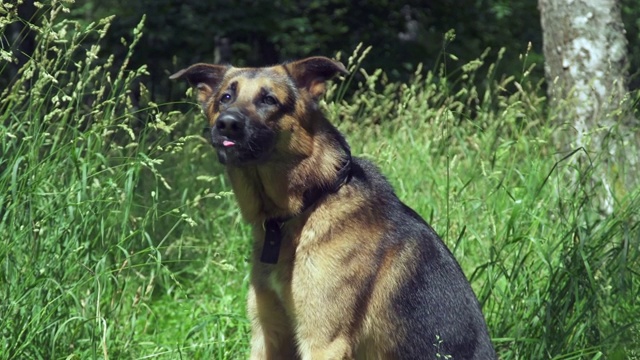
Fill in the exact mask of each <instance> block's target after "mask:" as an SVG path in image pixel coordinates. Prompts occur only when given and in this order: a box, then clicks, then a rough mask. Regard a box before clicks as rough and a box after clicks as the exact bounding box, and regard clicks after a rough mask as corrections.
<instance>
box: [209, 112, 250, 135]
mask: <svg viewBox="0 0 640 360" xmlns="http://www.w3.org/2000/svg"><path fill="white" fill-rule="evenodd" d="M215 126H216V130H217V131H218V133H219V134H220V135H223V136H226V137H230V138H235V137H238V135H240V134H241V133H242V131H243V130H244V120H243V119H242V117H241V115H240V114H234V113H225V114H222V115H220V116H219V117H218V120H216V124H215Z"/></svg>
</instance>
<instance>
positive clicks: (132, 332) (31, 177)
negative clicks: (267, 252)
mask: <svg viewBox="0 0 640 360" xmlns="http://www.w3.org/2000/svg"><path fill="white" fill-rule="evenodd" d="M64 6H67V5H65V3H62V4H57V5H54V6H53V7H52V8H51V10H50V14H49V15H50V16H48V17H46V19H47V20H45V21H44V22H43V24H42V25H41V26H39V27H38V28H37V29H36V31H37V32H38V41H39V42H38V43H39V47H38V51H37V52H36V53H35V54H34V55H33V59H32V61H31V62H29V63H27V64H26V65H25V66H24V67H23V68H22V69H21V73H20V76H19V77H18V78H17V79H16V82H15V83H14V84H13V86H12V87H10V88H8V89H5V90H4V91H3V93H2V95H1V96H0V108H1V110H2V111H0V136H1V137H2V144H1V147H0V149H1V150H0V151H1V153H0V155H1V156H0V245H1V246H0V269H1V270H0V298H2V299H3V300H2V302H0V319H2V321H0V359H108V358H110V359H120V358H131V359H177V358H178V359H180V358H181V359H201V358H207V359H210V358H213V359H237V358H246V355H247V349H248V338H249V334H248V332H249V325H248V322H247V319H246V315H245V305H244V304H245V300H244V299H245V295H246V290H247V286H248V273H249V266H250V264H249V263H248V261H247V258H248V255H249V251H250V246H249V245H250V230H249V228H248V227H247V226H246V225H245V224H243V222H242V219H241V217H240V214H239V211H238V209H237V207H236V205H235V203H234V200H233V196H232V194H231V193H230V187H229V184H228V183H227V181H226V180H225V177H224V175H223V169H222V168H221V167H220V166H219V165H217V164H216V160H215V155H214V154H213V152H212V151H211V149H210V147H209V145H208V144H207V142H206V140H205V139H203V138H202V137H200V136H199V134H200V133H201V128H202V127H203V123H204V120H203V118H202V116H201V115H200V114H199V113H198V111H197V106H196V105H195V104H193V105H192V106H191V107H190V108H192V109H193V110H192V111H191V112H187V113H180V112H177V111H170V110H168V109H170V108H171V106H172V105H175V104H154V103H153V102H152V101H150V100H149V99H147V98H146V97H145V96H144V95H145V94H144V92H143V96H142V100H141V102H140V104H133V103H132V102H131V101H130V97H129V91H130V88H131V84H132V83H133V82H134V80H135V79H136V78H138V77H139V76H140V75H142V74H143V73H144V72H145V71H146V70H145V69H144V68H142V69H137V70H134V71H131V70H126V61H125V63H124V64H120V65H119V66H115V65H114V59H113V58H110V57H107V58H105V55H103V54H102V53H101V52H100V49H99V44H100V39H101V37H102V36H104V34H105V32H106V31H107V30H108V26H109V21H110V20H109V19H105V20H103V21H100V22H97V23H95V24H94V25H92V26H91V27H90V28H89V29H82V28H80V27H79V25H78V24H76V23H74V22H72V21H67V20H64V19H62V17H60V14H61V13H62V12H63V9H64ZM3 16H5V18H2V20H0V28H2V29H3V31H4V28H5V27H6V26H7V25H8V23H9V22H10V21H13V20H15V19H16V18H15V14H11V13H9V14H7V15H3ZM141 28H142V25H140V26H139V27H138V28H136V29H132V37H131V39H130V40H129V41H130V46H129V48H130V51H135V50H134V48H135V45H136V43H137V39H138V38H139V35H140V31H141ZM2 51H3V53H2V55H3V57H6V56H13V54H11V53H10V52H7V51H6V50H2ZM54 53H55V54H56V56H52V54H54ZM365 54H366V50H364V51H363V50H361V49H358V50H357V51H356V53H355V54H354V55H353V56H351V57H350V58H347V59H343V61H344V62H345V63H347V64H349V65H348V67H349V68H350V70H351V71H352V72H354V73H357V72H360V73H361V75H362V76H360V77H354V78H349V79H347V81H344V82H340V81H337V82H335V83H334V84H333V85H332V86H331V88H330V90H329V95H328V97H327V99H328V100H327V101H326V102H324V103H323V106H324V107H325V109H326V111H327V113H328V115H329V116H330V118H331V119H333V120H334V123H336V124H337V125H338V126H339V128H340V129H341V130H342V131H343V132H344V133H345V134H346V136H347V138H348V140H349V141H350V143H351V145H352V148H353V153H354V154H357V155H358V156H362V157H366V158H369V159H373V160H374V161H375V162H376V163H377V164H378V165H379V166H380V167H381V168H382V170H383V172H384V173H385V174H386V175H387V176H388V178H389V179H390V181H391V182H392V184H393V185H394V187H395V189H396V191H397V193H398V195H399V196H400V198H401V199H403V200H404V201H405V202H406V203H407V204H408V205H410V206H411V207H412V208H414V209H415V210H417V211H418V212H419V213H420V214H422V215H423V216H424V217H425V218H426V219H427V220H428V221H429V222H430V223H431V224H432V225H433V226H434V228H435V229H436V230H437V231H438V232H439V233H440V234H441V235H442V237H443V238H444V240H445V242H446V243H447V244H448V245H449V247H450V248H451V249H452V250H453V252H454V254H455V256H456V258H457V259H458V260H459V261H460V263H461V265H462V267H463V269H464V270H465V273H466V274H467V276H468V277H469V279H470V280H471V283H472V285H473V287H474V289H475V290H476V293H477V294H478V297H479V298H480V300H481V302H482V304H483V310H484V313H485V316H486V318H487V321H488V324H489V327H490V330H491V334H492V337H493V339H494V342H495V345H496V347H497V349H498V352H499V355H500V358H501V359H505V360H509V359H600V358H607V359H637V358H639V357H640V342H638V339H639V338H640V324H639V320H638V319H640V305H639V304H638V299H640V296H639V295H640V294H639V292H640V277H639V276H638V271H639V270H640V248H639V247H640V227H639V225H638V224H639V222H638V220H639V219H638V218H639V216H640V215H639V214H640V189H639V188H638V187H637V185H632V184H627V183H624V182H622V181H623V180H621V179H626V178H627V177H626V176H624V174H618V173H616V172H607V176H610V177H611V179H609V180H610V181H611V183H614V184H617V185H616V186H615V194H614V196H615V199H616V204H615V211H614V213H613V214H610V215H607V214H602V213H601V212H600V210H599V203H598V199H599V194H601V193H602V191H603V188H602V184H600V183H599V182H597V181H593V179H594V176H593V175H594V174H596V173H600V171H601V170H602V166H604V165H603V164H600V163H598V162H589V161H587V160H585V159H586V157H585V156H582V155H583V154H584V151H581V150H579V149H576V150H577V151H575V152H573V153H571V152H562V151H559V150H558V146H556V145H555V144H554V143H553V142H552V140H551V139H552V138H553V136H552V135H553V134H554V133H555V132H556V131H557V129H558V125H557V124H555V123H550V122H549V121H548V120H549V116H548V115H547V111H546V110H545V106H546V105H545V100H544V98H543V97H542V96H541V95H540V93H541V92H540V87H539V84H535V83H531V81H530V80H529V79H528V78H527V76H526V74H527V69H523V74H522V76H520V77H518V78H517V79H516V78H512V77H505V76H503V75H501V74H499V72H498V69H499V66H498V65H496V64H485V63H484V60H483V56H481V57H480V58H479V59H478V60H477V61H475V62H472V63H470V64H464V65H462V66H457V67H453V68H452V69H451V70H449V71H445V69H444V68H443V67H441V68H438V69H436V70H435V71H432V72H426V73H423V72H420V71H418V72H416V75H415V76H414V79H413V80H412V81H410V82H408V83H404V84H396V83H389V82H388V81H387V80H386V79H385V76H384V74H383V73H381V72H380V71H371V70H369V69H367V70H368V72H367V71H365V70H364V69H359V68H358V63H359V61H358V59H359V58H360V57H362V56H365ZM523 63H525V64H526V59H524V60H523ZM527 66H529V65H527ZM450 67H451V66H450ZM7 71H8V65H7V63H6V62H5V63H2V65H0V75H2V74H5V73H6V72H7ZM480 71H482V72H483V73H486V74H487V76H486V78H487V80H486V81H485V82H484V84H483V85H482V86H480V85H475V84H479V83H482V82H480V81H479V80H478V79H477V77H478V76H479V75H477V74H478V73H479V72H480ZM421 74H423V75H421ZM347 89H350V92H348V91H346V90H347ZM347 94H349V95H347ZM189 99H190V100H189V101H192V100H191V98H189ZM589 155H590V157H591V158H592V159H597V158H598V156H594V155H597V154H589ZM621 168H622V167H621ZM444 341H446V339H444Z"/></svg>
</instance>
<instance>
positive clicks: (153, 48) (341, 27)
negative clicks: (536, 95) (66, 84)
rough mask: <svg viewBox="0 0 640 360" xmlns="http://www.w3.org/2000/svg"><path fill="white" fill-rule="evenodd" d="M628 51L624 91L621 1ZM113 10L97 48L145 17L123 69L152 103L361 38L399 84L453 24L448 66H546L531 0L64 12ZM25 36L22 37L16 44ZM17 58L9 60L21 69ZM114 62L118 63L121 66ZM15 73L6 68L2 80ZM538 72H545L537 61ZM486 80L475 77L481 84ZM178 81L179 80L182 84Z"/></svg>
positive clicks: (154, 6)
mask: <svg viewBox="0 0 640 360" xmlns="http://www.w3.org/2000/svg"><path fill="white" fill-rule="evenodd" d="M36 5H37V4H36V3H34V1H33V0H27V1H25V2H23V3H22V4H21V5H20V14H21V17H22V18H23V19H32V20H31V21H32V22H38V21H40V16H41V14H46V12H47V9H46V8H38V7H36ZM622 8H623V17H624V22H625V28H626V35H627V39H628V43H629V54H630V75H631V79H630V90H634V89H637V88H638V86H640V82H639V81H638V76H637V75H638V68H639V66H638V65H640V41H638V40H639V36H640V33H639V28H640V1H638V0H624V1H622ZM110 15H115V19H114V21H113V23H112V25H111V29H110V31H109V32H108V34H107V35H106V36H107V38H106V41H104V42H103V44H104V45H103V47H102V48H103V51H105V53H109V54H115V55H116V59H117V60H120V61H122V59H124V58H125V54H126V51H127V41H128V40H129V39H131V38H132V34H131V31H132V29H133V28H135V26H136V25H137V24H138V23H139V22H140V21H141V19H142V17H143V16H146V19H145V25H144V29H143V32H144V35H143V38H142V40H141V43H140V44H139V46H138V47H137V50H136V51H135V53H134V54H133V57H132V59H131V62H130V64H129V66H130V67H131V68H138V67H140V66H142V65H144V64H146V65H147V66H148V75H147V76H146V77H143V78H142V79H141V81H142V82H144V83H145V85H146V87H147V88H148V89H149V91H150V95H151V99H153V100H154V101H167V100H169V99H171V98H174V99H175V96H179V95H180V94H181V91H182V87H180V89H181V90H180V92H179V93H177V92H174V91H176V90H174V87H175V86H176V85H175V83H171V82H169V81H168V79H167V77H168V75H170V74H171V73H172V72H174V71H176V70H178V69H180V68H183V67H185V66H187V65H190V64H192V63H195V62H218V63H231V64H233V65H235V66H260V65H270V64H275V63H279V62H282V61H286V60H290V59H296V58H300V57H305V56H310V55H325V56H334V55H335V54H336V53H337V52H342V54H343V55H344V56H346V55H348V54H351V52H352V51H353V49H354V48H355V47H356V46H357V45H358V44H359V43H362V44H363V45H364V46H369V45H371V46H372V47H373V48H372V51H371V53H370V55H369V56H367V58H366V59H365V62H364V64H363V67H364V68H365V69H377V68H382V69H383V70H385V72H386V73H387V75H388V76H389V77H390V78H391V80H404V79H406V78H408V76H409V74H411V73H413V71H414V69H415V67H416V66H417V64H418V63H422V64H423V65H424V69H433V68H434V66H436V65H437V64H439V63H442V61H443V60H444V59H445V57H442V54H443V53H444V52H443V50H444V47H443V38H444V34H445V33H446V32H447V31H449V30H452V29H453V30H454V31H455V34H456V40H455V41H453V42H450V43H448V44H447V46H446V52H447V53H450V54H453V55H455V57H456V58H457V59H458V61H454V60H453V59H452V57H446V61H448V62H451V63H452V64H451V68H452V69H455V68H456V63H457V64H458V66H461V65H462V64H465V63H467V62H468V61H470V60H472V59H475V58H477V57H479V56H480V55H481V54H483V52H485V51H486V50H487V49H489V52H488V63H492V62H493V61H495V60H496V57H497V56H498V51H499V49H500V48H505V49H506V51H505V54H504V58H503V59H502V60H501V63H500V64H499V66H500V67H501V69H500V71H501V72H502V73H504V74H520V73H522V66H523V64H522V61H521V60H520V59H519V56H520V55H521V54H523V53H524V52H526V51H527V48H528V46H529V43H530V44H531V48H530V51H529V53H528V59H529V60H530V61H531V62H534V63H536V64H539V65H541V64H542V32H541V29H540V19H539V12H538V9H537V2H536V1H507V0H441V1H418V0H409V1H403V2H399V1H386V0H370V1H365V0H359V1H344V0H306V1H288V0H280V1H272V0H240V1H238V0H233V1H232V0H217V1H202V0H184V1H183V0H137V1H128V0H103V1H83V2H80V3H78V4H75V5H74V7H73V8H72V9H71V12H70V13H68V14H66V16H68V17H70V18H72V19H74V20H79V21H81V22H84V23H86V24H89V23H91V22H94V21H97V19H101V18H103V17H106V16H110ZM4 36H5V39H6V41H4V42H3V45H6V44H7V43H11V44H20V47H21V49H20V50H21V52H22V53H23V56H22V57H21V59H20V60H21V62H24V61H25V59H26V58H27V57H28V56H29V54H30V53H31V52H32V51H33V46H34V39H33V38H32V36H33V34H31V33H30V32H29V31H28V24H20V23H15V24H13V25H12V27H10V33H9V34H5V35H4ZM16 39H21V41H15V40H16ZM20 65H21V64H19V63H18V64H13V66H12V67H13V68H14V69H15V70H16V71H17V69H18V68H19V67H20ZM119 65H120V64H118V63H117V61H116V63H115V64H114V67H118V66H119ZM11 75H15V71H14V72H3V73H2V75H1V76H2V78H0V86H2V87H5V86H7V85H8V84H9V83H10V81H11V77H12V76H11ZM531 75H532V76H533V77H534V78H536V77H537V78H539V79H542V78H543V77H544V74H543V67H542V66H537V67H535V68H534V73H533V74H531ZM481 80H482V79H480V81H481ZM180 86H181V85H180Z"/></svg>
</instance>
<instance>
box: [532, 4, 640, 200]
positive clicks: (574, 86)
mask: <svg viewBox="0 0 640 360" xmlns="http://www.w3.org/2000/svg"><path fill="white" fill-rule="evenodd" d="M538 8H539V10H540V19H541V23H542V30H543V41H544V49H543V50H544V57H545V74H546V78H547V86H548V89H547V91H548V96H549V99H550V104H551V106H552V109H554V110H556V111H557V112H556V115H557V116H558V118H557V119H558V121H559V122H561V123H563V124H566V125H568V129H569V130H570V132H569V134H568V135H567V134H559V136H560V137H559V138H556V140H557V141H558V140H559V141H561V145H563V146H566V147H567V148H576V147H584V148H585V149H587V151H588V152H589V153H590V154H592V156H593V155H595V156H597V157H598V158H599V159H600V160H601V161H602V163H604V164H605V165H609V166H610V165H612V164H613V163H616V162H620V161H622V162H624V163H626V164H628V165H629V166H628V170H627V171H631V169H635V168H636V164H637V157H638V154H637V151H635V150H632V149H637V147H638V143H639V141H638V139H639V138H638V133H637V121H636V120H635V118H634V117H633V116H632V114H631V111H630V108H629V107H628V106H627V105H626V102H625V101H624V100H625V97H626V96H627V94H628V88H627V79H628V59H627V40H626V37H625V29H624V25H623V23H622V16H621V10H620V3H619V1H618V0H538ZM614 135H615V136H614ZM629 151H631V152H629ZM606 167H607V166H605V169H606ZM627 171H625V172H627ZM607 172H608V171H607V170H604V171H603V173H601V175H604V173H607ZM622 176H623V177H628V176H629V175H628V174H626V175H624V174H622ZM634 177H635V176H634ZM599 178H600V179H601V181H602V183H603V185H604V187H605V189H606V190H607V192H608V196H607V197H608V200H607V199H605V201H604V203H603V207H604V208H606V211H607V212H611V211H612V203H611V202H612V193H611V187H610V186H609V183H610V182H609V181H607V179H606V176H602V177H599Z"/></svg>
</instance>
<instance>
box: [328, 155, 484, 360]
mask: <svg viewBox="0 0 640 360" xmlns="http://www.w3.org/2000/svg"><path fill="white" fill-rule="evenodd" d="M352 177H353V178H352V180H351V182H350V183H349V186H350V187H352V188H354V189H357V190H356V191H358V192H360V193H361V198H362V199H366V203H364V204H362V211H364V212H367V215H366V216H363V218H366V219H367V223H359V226H360V227H361V228H377V227H379V226H381V225H382V227H384V228H385V229H386V230H385V232H384V233H383V236H381V237H380V238H379V241H378V242H377V244H376V250H375V257H374V259H372V260H373V261H372V262H371V265H372V266H373V268H377V269H376V270H375V273H376V280H375V283H378V284H385V285H386V286H385V287H383V288H381V289H376V287H375V284H374V285H373V286H372V288H371V289H370V290H371V292H372V293H371V295H370V296H371V297H372V300H374V301H377V302H378V304H376V305H377V306H380V307H381V312H382V313H387V314H386V315H382V316H379V315H378V316H376V315H374V314H373V313H372V314H371V315H372V318H371V319H367V321H368V322H370V324H368V328H369V329H371V333H370V334H365V332H366V331H367V330H368V329H367V327H366V326H365V327H364V328H363V329H362V330H363V334H362V335H364V336H363V339H368V341H367V340H365V341H364V342H363V343H362V346H361V347H360V350H359V351H358V354H359V355H360V354H368V353H370V352H371V351H370V349H371V348H372V347H374V348H376V349H377V350H378V352H382V353H384V354H385V356H386V357H384V358H388V359H439V358H440V359H445V358H447V357H446V356H451V357H452V358H453V359H494V358H495V353H494V350H493V347H492V345H491V341H490V338H489V335H488V331H487V327H486V325H485V321H484V318H483V316H482V312H481V310H480V306H479V304H478V301H477V300H476V297H475V295H474V294H473V291H472V289H471V287H470V285H469V283H468V282H467V280H466V278H465V276H464V274H463V273H462V270H461V269H460V266H459V265H458V263H457V262H456V260H455V259H454V258H453V256H452V255H451V253H450V251H449V250H448V248H447V247H446V246H445V245H444V243H443V242H442V241H441V240H440V238H439V237H438V235H437V234H436V233H435V232H434V230H433V229H432V228H431V227H430V226H429V225H428V224H427V223H426V222H425V221H424V220H423V219H422V218H421V217H420V216H419V215H418V214H417V213H416V212H415V211H413V210H412V209H411V208H409V207H408V206H406V205H405V204H403V203H402V202H401V201H400V200H399V199H398V198H397V196H396V195H395V193H394V191H393V189H392V188H391V186H390V184H389V183H388V182H387V180H386V179H385V178H384V176H383V175H381V173H380V171H379V170H378V169H377V167H375V166H374V165H372V164H371V163H369V162H368V161H366V160H362V159H354V164H353V167H352ZM336 196H338V197H339V196H340V194H336ZM351 216H353V214H351ZM357 231H360V230H357ZM372 240H373V239H372ZM385 277H386V278H385ZM390 288H391V289H393V291H391V292H389V289H390ZM363 297H364V295H363ZM376 322H379V324H374V323H376ZM364 323H365V322H364V321H363V324H364ZM367 349H369V351H367ZM366 358H369V357H366ZM371 358H373V359H376V358H379V357H378V356H372V357H371ZM380 358H382V357H380Z"/></svg>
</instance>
